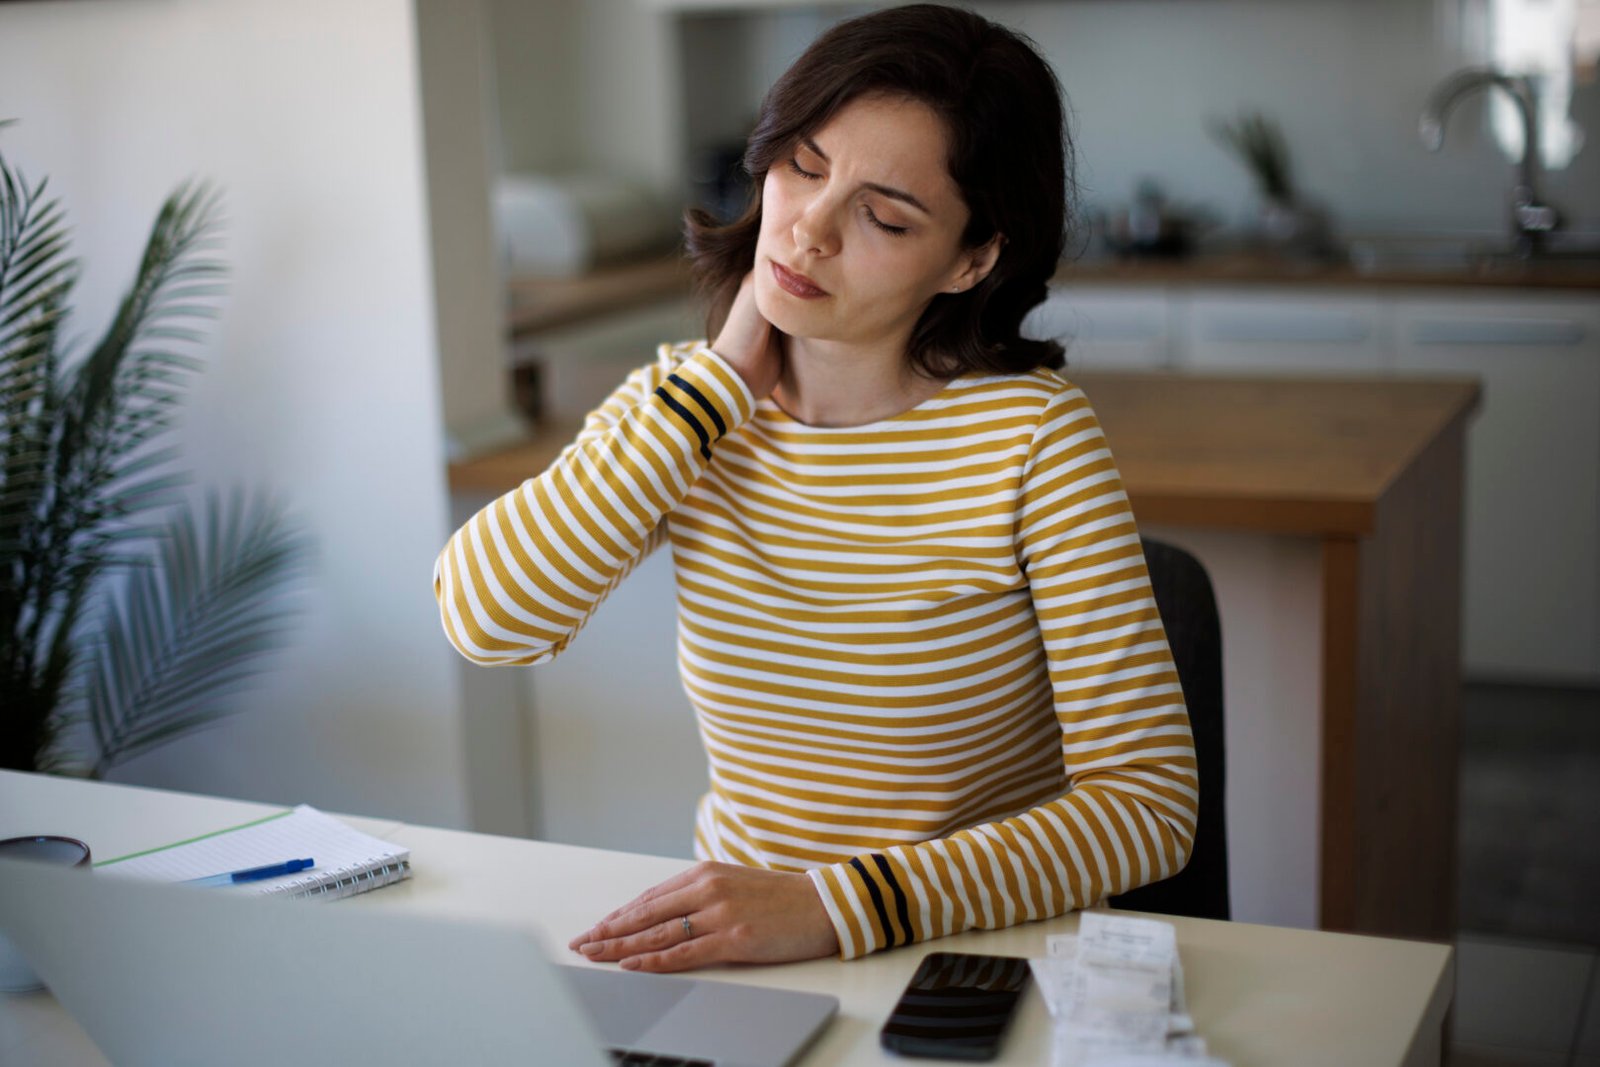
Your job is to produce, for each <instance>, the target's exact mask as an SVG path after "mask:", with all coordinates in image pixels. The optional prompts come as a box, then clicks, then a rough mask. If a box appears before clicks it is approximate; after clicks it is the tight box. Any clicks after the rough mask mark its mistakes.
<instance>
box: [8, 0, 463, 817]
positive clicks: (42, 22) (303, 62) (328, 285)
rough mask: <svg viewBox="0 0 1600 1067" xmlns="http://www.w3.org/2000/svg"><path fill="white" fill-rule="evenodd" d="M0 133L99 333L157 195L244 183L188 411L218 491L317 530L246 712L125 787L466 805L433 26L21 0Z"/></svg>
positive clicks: (12, 15) (213, 3) (380, 7)
mask: <svg viewBox="0 0 1600 1067" xmlns="http://www.w3.org/2000/svg"><path fill="white" fill-rule="evenodd" d="M0 112H3V113H4V114H5V115H7V116H15V117H18V118H20V119H21V120H22V123H21V125H19V126H15V127H11V128H9V129H7V130H5V131H3V132H0V146H3V149H4V151H5V153H6V155H7V157H8V158H9V159H10V160H11V162H12V163H13V164H14V165H21V166H22V167H23V168H24V169H25V170H26V172H27V173H29V174H30V175H33V176H39V175H44V174H49V175H50V176H51V179H52V181H51V186H52V188H53V189H54V190H55V191H56V192H57V193H58V194H59V195H60V196H61V197H62V199H63V201H64V203H65V206H66V208H67V210H68V211H69V213H70V217H71V221H72V223H73V227H74V231H73V232H74V242H75V250H76V252H77V254H78V255H79V256H81V257H82V259H83V262H84V268H85V269H84V276H83V282H82V284H81V286H80V289H79V294H78V300H77V304H78V307H79V309H80V311H81V312H82V314H81V317H80V318H79V319H78V320H77V321H76V322H75V323H74V328H75V329H76V330H77V331H79V332H81V333H92V332H97V331H98V330H99V329H101V328H102V326H103V324H104V323H105V321H106V320H107V317H108V316H109V314H110V312H111V309H112V307H113V303H114V301H115V300H116V299H117V297H118V295H119V294H120V291H121V289H122V287H123V286H125V285H126V284H127V283H128V281H129V280H130V279H131V275H132V270H133V267H134V264H135V261H136V257H137V255H138V253H139V249H140V247H141V245H142V240H143V238H144V236H145V234H146V233H147V231H148V227H149V225H150V223H151V221H152V220H153V218H154V215H155V211H156V209H157V206H158V205H159V203H160V201H161V199H162V198H163V196H164V195H165V194H166V193H167V192H168V191H169V190H170V189H172V188H173V187H174V186H175V185H176V184H177V183H178V182H179V181H180V180H181V179H183V178H185V177H187V176H189V175H195V174H198V175H204V176H207V177H209V178H211V179H213V180H215V181H216V182H217V183H219V184H220V185H221V187H222V188H223V189H224V190H225V191H226V196H227V200H226V216H227V220H228V222H227V230H226V244H225V248H224V253H223V254H224V256H225V258H226V259H227V260H228V261H229V262H230V263H231V265H232V268H233V273H232V279H231V286H230V288H231V295H230V296H229V297H228V298H227V300H226V302H225V310H224V312H223V314H222V317H221V321H220V322H219V323H218V324H217V325H216V328H215V330H214V331H213V333H212V335H211V338H210V340H209V341H208V342H207V344H206V345H205V347H204V355H205V357H206V359H207V362H208V364H209V366H208V369H207V370H206V372H205V374H204V375H203V377H202V378H201V380H200V381H199V383H198V384H197V385H196V387H195V388H194V389H193V391H192V394H191V397H190V399H189V401H188V403H187V405H186V411H187V416H186V424H185V427H184V430H183V441H184V446H185V456H186V462H187V464H188V465H189V466H190V467H191V468H192V469H193V470H194V472H195V473H196V475H197V476H198V480H199V481H200V482H201V483H202V484H206V483H210V484H243V485H249V486H266V487H271V488H273V489H275V490H277V491H278V492H279V493H281V494H282V495H283V496H284V497H286V498H287V499H288V501H289V502H290V503H291V505H292V506H293V508H294V509H295V510H296V511H297V512H298V513H299V514H300V516H301V517H302V518H303V520H304V522H305V524H306V525H307V526H308V527H309V529H310V531H311V532H312V534H313V536H314V537H315V539H316V541H317V542H318V545H319V558H318V562H317V568H316V573H315V577H314V579H313V580H312V581H311V583H310V584H309V586H308V587H307V589H306V590H305V592H304V594H303V597H302V600H303V603H304V604H305V608H306V612H305V615H304V617H303V621H302V622H301V624H300V627H299V630H298V632H297V634H296V637H295V641H294V645H293V647H292V648H291V649H289V650H288V652H287V653H286V654H284V655H282V656H281V657H280V658H279V659H277V660H276V661H275V662H274V670H273V672H272V673H271V674H270V675H269V676H268V677H266V678H264V679H262V680H261V681H260V683H259V684H258V685H257V687H256V688H255V689H254V690H252V691H251V692H250V694H249V695H248V696H247V697H246V698H245V699H244V700H243V701H242V706H243V708H244V711H243V713H242V714H240V715H239V716H237V717H235V718H233V719H232V720H230V721H229V722H227V723H226V724H225V725H222V726H219V727H218V728H216V729H213V730H211V731H208V732H206V733H204V734H202V735H199V736H196V737H194V738H191V739H187V740H185V741H182V742H179V743H177V744H173V745H171V746H169V747H167V748H165V749H163V750H160V751H158V752H157V753H155V754H153V755H152V756H150V757H147V758H144V759H142V760H140V761H138V762H136V763H133V764H130V765H128V766H127V767H126V768H125V769H123V770H120V771H118V772H116V773H115V774H114V777H115V778H117V779H118V780H122V781H128V782H138V783H144V784H151V785H161V786H168V787H173V788H181V789H188V790H197V791H203V792H214V793H219V794H224V795H229V796H238V797H245V798H250V799H262V800H271V801H276V802H294V801H305V802H309V803H313V804H316V805H318V806H321V807H325V808H329V809H333V810H345V811H352V812H359V813H371V814H375V815H377V814H381V815H386V816H392V817H395V818H401V819H408V820H415V821H422V822H430V823H437V824H444V825H463V824H464V823H465V822H466V821H467V818H468V808H467V801H466V789H465V784H464V769H463V755H462V740H461V736H460V735H461V723H460V697H459V694H458V689H457V687H458V684H459V674H458V669H457V666H456V662H455V659H454V653H453V652H452V651H451V650H450V648H449V646H448V645H447V643H446V642H445V641H444V639H443V637H442V635H441V634H440V631H439V626H438V622H437V614H436V610H435V607H434V603H433V596H432V590H431V584H430V571H431V566H432V563H433V558H434V554H435V553H436V552H437V550H438V548H439V546H440V545H441V544H442V542H443V538H444V536H445V535H446V533H447V530H446V522H447V518H446V506H447V505H446V495H445V486H444V471H443V465H442V459H441V457H442V454H443V441H442V434H441V425H440V421H441V420H440V397H439V385H438V368H437V363H436V352H435V317H434V296H433V290H432V283H431V278H430V270H431V268H430V261H429V248H428V229H427V213H426V201H425V192H424V177H423V159H422V143H421V128H420V109H419V94H418V78H417V60H416V40H415V18H414V14H413V8H412V5H411V3H410V2H408V0H342V2H341V3H338V4H326V3H320V2H317V0H280V2H277V3H271V4H267V3H258V2H244V0H115V2H96V0H82V2H79V3H70V4H63V3H22V4H17V3H11V4H4V5H0Z"/></svg>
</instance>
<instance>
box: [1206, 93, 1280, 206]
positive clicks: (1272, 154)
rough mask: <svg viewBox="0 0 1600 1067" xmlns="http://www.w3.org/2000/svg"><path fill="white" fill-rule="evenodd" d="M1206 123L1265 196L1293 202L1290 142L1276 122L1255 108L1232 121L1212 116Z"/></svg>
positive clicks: (1278, 200) (1272, 199) (1275, 199)
mask: <svg viewBox="0 0 1600 1067" xmlns="http://www.w3.org/2000/svg"><path fill="white" fill-rule="evenodd" d="M1209 127H1210V130H1211V135H1212V136H1213V137H1215V138H1216V139H1217V141H1219V142H1220V143H1221V144H1222V146H1223V147H1224V148H1226V149H1228V151H1230V152H1232V153H1233V154H1234V155H1235V156H1237V157H1238V158H1239V162H1241V163H1243V164H1244V165H1245V169H1247V170H1248V171H1249V172H1250V174H1251V176H1252V177H1254V178H1255V180H1256V189H1257V191H1258V192H1260V193H1261V195H1262V197H1263V198H1264V199H1267V200H1271V201H1275V202H1277V203H1279V204H1292V203H1294V201H1295V193H1294V181H1293V176H1292V174H1291V172H1290V169H1289V145H1288V142H1286V141H1285V140H1284V139H1283V131H1282V130H1281V129H1279V128H1278V124H1277V123H1276V122H1274V121H1273V120H1272V119H1271V118H1269V117H1268V116H1266V115H1263V114H1262V113H1260V112H1258V111H1257V112H1251V111H1246V112H1241V113H1240V115H1239V117H1238V118H1237V119H1234V120H1232V121H1223V120H1220V119H1212V120H1211V122H1210V123H1209Z"/></svg>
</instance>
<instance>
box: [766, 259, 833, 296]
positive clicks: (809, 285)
mask: <svg viewBox="0 0 1600 1067" xmlns="http://www.w3.org/2000/svg"><path fill="white" fill-rule="evenodd" d="M771 262H772V276H773V278H775V279H776V280H777V282H778V286H779V288H781V289H782V290H783V291H784V292H786V293H788V294H790V295H791V296H798V297H800V298H801V299H802V300H815V299H817V298H818V297H824V296H827V295H828V291H827V290H826V289H824V288H822V287H821V286H820V285H818V284H817V283H816V282H814V281H812V280H811V279H810V278H807V277H806V276H805V275H804V274H800V273H797V272H795V271H792V270H790V269H789V268H788V267H785V266H784V265H783V264H781V263H779V262H778V261H777V260H772V261H771Z"/></svg>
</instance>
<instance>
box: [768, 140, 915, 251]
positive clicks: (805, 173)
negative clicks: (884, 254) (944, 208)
mask: <svg viewBox="0 0 1600 1067" xmlns="http://www.w3.org/2000/svg"><path fill="white" fill-rule="evenodd" d="M788 165H789V169H790V170H791V171H793V172H794V173H795V174H796V175H798V176H799V177H801V178H804V179H805V180H806V181H808V182H814V181H820V180H821V178H822V175H820V174H813V173H812V172H811V171H809V170H806V169H804V168H803V167H801V166H800V162H799V160H797V159H795V158H794V157H793V156H790V157H789V163H788ZM861 210H862V212H863V213H864V214H865V215H866V216H867V221H868V222H870V223H872V225H874V226H876V227H877V228H878V229H880V230H882V231H883V232H884V233H886V234H888V235H889V236H891V237H904V236H905V235H906V230H907V229H908V227H905V226H890V225H889V224H888V223H887V222H884V221H883V220H882V219H880V218H878V216H876V215H874V214H873V213H872V209H871V208H870V207H867V206H866V205H865V204H863V205H861Z"/></svg>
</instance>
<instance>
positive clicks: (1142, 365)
mask: <svg viewBox="0 0 1600 1067" xmlns="http://www.w3.org/2000/svg"><path fill="white" fill-rule="evenodd" d="M1022 334H1023V336H1024V337H1035V338H1046V337H1050V338H1054V339H1056V340H1058V341H1060V342H1062V343H1063V344H1064V345H1066V347H1067V374H1068V375H1069V376H1070V375H1072V374H1074V373H1077V372H1079V371H1097V370H1099V371H1125V370H1164V369H1166V368H1168V367H1170V366H1171V365H1172V335H1173V328H1172V302H1171V301H1170V300H1168V299H1167V297H1166V295H1165V294H1164V293H1163V292H1162V291H1161V290H1159V289H1152V288H1150V287H1148V286H1140V287H1138V288H1132V289H1112V288H1102V287H1099V286H1074V287H1070V288H1068V287H1064V286H1063V287H1056V288H1052V289H1051V291H1050V296H1049V297H1048V298H1047V299H1046V300H1045V302H1044V303H1042V304H1040V305H1039V306H1038V307H1036V308H1034V309H1033V310H1032V311H1031V312H1029V313H1028V317H1027V318H1026V319H1025V320H1023V323H1022Z"/></svg>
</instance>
